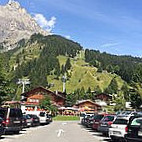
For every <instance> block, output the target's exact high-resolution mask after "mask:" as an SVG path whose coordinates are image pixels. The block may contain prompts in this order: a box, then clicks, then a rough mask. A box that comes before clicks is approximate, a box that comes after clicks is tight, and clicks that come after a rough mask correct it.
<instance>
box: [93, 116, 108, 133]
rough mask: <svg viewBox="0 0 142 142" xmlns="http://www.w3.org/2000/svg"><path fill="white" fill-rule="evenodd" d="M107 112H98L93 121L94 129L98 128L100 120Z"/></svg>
mask: <svg viewBox="0 0 142 142" xmlns="http://www.w3.org/2000/svg"><path fill="white" fill-rule="evenodd" d="M105 115H106V114H97V115H95V116H94V121H93V125H92V128H93V129H94V130H96V131H97V130H98V127H99V125H100V121H101V119H102V118H103V117H104V116H105Z"/></svg>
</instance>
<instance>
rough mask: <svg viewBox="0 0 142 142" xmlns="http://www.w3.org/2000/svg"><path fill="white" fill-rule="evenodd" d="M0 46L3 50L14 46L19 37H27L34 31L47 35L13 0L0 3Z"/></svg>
mask: <svg viewBox="0 0 142 142" xmlns="http://www.w3.org/2000/svg"><path fill="white" fill-rule="evenodd" d="M0 19H1V20H0V43H1V44H0V45H1V46H0V48H1V50H3V51H7V50H11V49H13V48H15V47H16V45H15V44H16V43H17V42H18V41H19V40H21V39H29V38H30V36H31V35H33V34H34V33H41V34H43V35H49V33H48V32H47V31H44V30H43V29H42V28H41V27H40V26H39V25H38V24H37V23H36V21H35V20H34V19H33V18H32V16H31V15H30V14H29V13H28V12H27V11H26V10H25V9H24V8H22V7H21V5H20V4H19V3H18V2H17V1H14V0H10V1H9V2H8V3H7V4H6V5H4V6H1V5H0Z"/></svg>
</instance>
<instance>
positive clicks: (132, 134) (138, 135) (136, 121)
mask: <svg viewBox="0 0 142 142" xmlns="http://www.w3.org/2000/svg"><path fill="white" fill-rule="evenodd" d="M126 140H127V142H142V116H134V117H132V118H131V120H130V121H129V124H128V134H127V135H126Z"/></svg>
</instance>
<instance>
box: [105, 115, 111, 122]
mask: <svg viewBox="0 0 142 142" xmlns="http://www.w3.org/2000/svg"><path fill="white" fill-rule="evenodd" d="M103 120H104V121H106V122H107V121H113V120H114V116H105V117H104V118H103Z"/></svg>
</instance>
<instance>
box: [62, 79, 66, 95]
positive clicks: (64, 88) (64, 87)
mask: <svg viewBox="0 0 142 142" xmlns="http://www.w3.org/2000/svg"><path fill="white" fill-rule="evenodd" d="M62 82H63V93H64V92H65V91H66V76H63V77H62Z"/></svg>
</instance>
